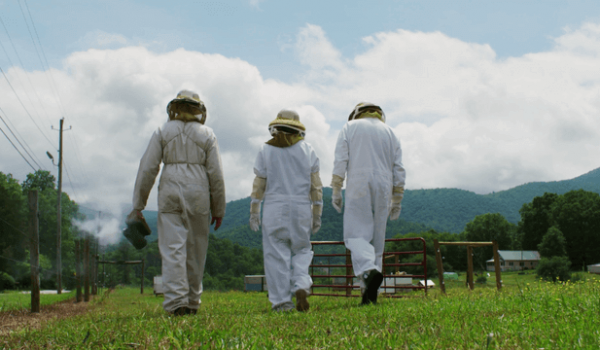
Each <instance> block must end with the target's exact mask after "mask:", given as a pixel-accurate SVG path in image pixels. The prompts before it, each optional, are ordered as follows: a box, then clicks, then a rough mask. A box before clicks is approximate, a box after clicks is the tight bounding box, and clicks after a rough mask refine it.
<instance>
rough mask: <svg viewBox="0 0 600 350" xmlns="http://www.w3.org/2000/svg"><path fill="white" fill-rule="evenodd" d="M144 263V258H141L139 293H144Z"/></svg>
mask: <svg viewBox="0 0 600 350" xmlns="http://www.w3.org/2000/svg"><path fill="white" fill-rule="evenodd" d="M144 265H145V260H144V259H142V288H141V291H140V294H144Z"/></svg>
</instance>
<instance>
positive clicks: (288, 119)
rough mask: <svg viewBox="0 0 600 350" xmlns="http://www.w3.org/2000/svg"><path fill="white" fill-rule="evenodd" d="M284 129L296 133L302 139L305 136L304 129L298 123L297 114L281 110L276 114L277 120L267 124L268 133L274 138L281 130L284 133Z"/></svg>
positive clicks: (298, 117)
mask: <svg viewBox="0 0 600 350" xmlns="http://www.w3.org/2000/svg"><path fill="white" fill-rule="evenodd" d="M285 128H289V129H292V130H296V131H298V133H299V134H300V136H302V137H304V135H305V134H306V127H305V126H304V124H302V123H301V122H300V116H299V115H298V113H296V112H295V111H292V110H288V109H282V110H281V111H280V112H279V113H277V118H275V120H273V121H272V122H270V123H269V132H270V133H271V136H275V135H276V134H278V133H279V132H280V131H282V129H283V131H285Z"/></svg>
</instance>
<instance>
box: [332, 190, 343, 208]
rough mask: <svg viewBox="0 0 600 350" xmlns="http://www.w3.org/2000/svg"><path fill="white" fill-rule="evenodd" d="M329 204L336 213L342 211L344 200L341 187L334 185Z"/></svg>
mask: <svg viewBox="0 0 600 350" xmlns="http://www.w3.org/2000/svg"><path fill="white" fill-rule="evenodd" d="M331 205H333V207H334V208H335V210H337V212H338V213H341V212H342V206H343V205H344V200H343V198H342V189H341V188H337V187H334V188H333V194H332V195H331Z"/></svg>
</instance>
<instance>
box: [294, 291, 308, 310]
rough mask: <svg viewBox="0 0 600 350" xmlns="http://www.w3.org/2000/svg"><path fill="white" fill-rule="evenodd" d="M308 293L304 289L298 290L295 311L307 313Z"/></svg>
mask: <svg viewBox="0 0 600 350" xmlns="http://www.w3.org/2000/svg"><path fill="white" fill-rule="evenodd" d="M307 298H308V293H307V292H306V291H305V290H304V289H298V290H297V291H296V310H298V311H300V312H304V311H308V308H309V307H310V305H309V304H308V300H307Z"/></svg>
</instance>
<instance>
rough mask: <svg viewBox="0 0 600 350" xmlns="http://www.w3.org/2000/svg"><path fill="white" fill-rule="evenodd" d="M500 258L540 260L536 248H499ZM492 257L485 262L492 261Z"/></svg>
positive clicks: (506, 259) (505, 259)
mask: <svg viewBox="0 0 600 350" xmlns="http://www.w3.org/2000/svg"><path fill="white" fill-rule="evenodd" d="M498 255H500V260H504V261H508V260H518V261H521V260H536V261H537V260H540V253H539V252H538V251H537V250H499V251H498ZM493 261H494V259H493V258H492V259H490V260H488V261H487V262H493Z"/></svg>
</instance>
